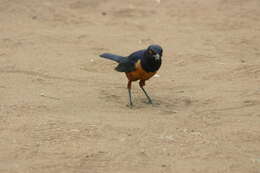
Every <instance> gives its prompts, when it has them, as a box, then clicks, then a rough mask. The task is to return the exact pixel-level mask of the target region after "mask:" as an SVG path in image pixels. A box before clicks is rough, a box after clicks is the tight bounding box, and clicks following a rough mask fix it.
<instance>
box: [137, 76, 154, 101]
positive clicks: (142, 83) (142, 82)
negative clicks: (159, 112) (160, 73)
mask: <svg viewBox="0 0 260 173" xmlns="http://www.w3.org/2000/svg"><path fill="white" fill-rule="evenodd" d="M139 86H140V88H141V89H142V90H143V92H144V94H145V95H146V97H147V99H148V103H150V104H152V103H153V102H152V99H151V98H150V97H149V95H148V94H147V92H146V91H145V89H144V87H143V86H145V81H143V80H140V82H139Z"/></svg>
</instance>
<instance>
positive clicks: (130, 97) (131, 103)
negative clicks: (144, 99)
mask: <svg viewBox="0 0 260 173" xmlns="http://www.w3.org/2000/svg"><path fill="white" fill-rule="evenodd" d="M131 84H132V81H130V80H129V81H128V84H127V89H128V94H129V107H132V106H133V102H132V94H131Z"/></svg>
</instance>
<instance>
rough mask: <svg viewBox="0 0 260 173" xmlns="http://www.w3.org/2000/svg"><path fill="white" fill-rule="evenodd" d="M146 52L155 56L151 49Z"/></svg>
mask: <svg viewBox="0 0 260 173" xmlns="http://www.w3.org/2000/svg"><path fill="white" fill-rule="evenodd" d="M148 52H149V54H150V55H155V54H156V53H155V52H154V51H153V50H152V49H150V50H149V51H148Z"/></svg>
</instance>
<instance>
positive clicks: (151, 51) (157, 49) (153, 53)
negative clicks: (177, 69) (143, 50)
mask: <svg viewBox="0 0 260 173" xmlns="http://www.w3.org/2000/svg"><path fill="white" fill-rule="evenodd" d="M147 53H148V55H149V57H152V58H153V59H154V60H155V61H159V60H161V58H162V53H163V49H162V47H161V46H159V45H150V46H149V47H148V48H147Z"/></svg>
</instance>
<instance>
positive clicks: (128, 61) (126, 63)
mask: <svg viewBox="0 0 260 173" xmlns="http://www.w3.org/2000/svg"><path fill="white" fill-rule="evenodd" d="M144 52H145V50H140V51H137V52H134V53H132V54H131V55H129V56H128V57H127V58H125V59H124V60H123V61H121V62H120V63H119V64H118V66H117V67H116V68H115V70H117V71H119V72H132V71H134V70H135V63H136V62H137V61H138V60H139V59H142V57H143V55H144Z"/></svg>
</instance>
